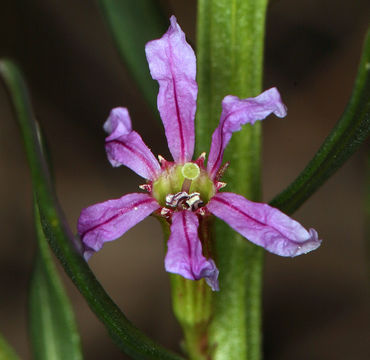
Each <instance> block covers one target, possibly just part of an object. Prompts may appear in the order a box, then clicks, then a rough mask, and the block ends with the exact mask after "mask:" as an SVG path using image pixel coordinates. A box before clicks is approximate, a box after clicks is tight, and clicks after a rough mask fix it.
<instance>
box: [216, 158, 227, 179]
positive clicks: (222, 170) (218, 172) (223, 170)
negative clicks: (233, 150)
mask: <svg viewBox="0 0 370 360" xmlns="http://www.w3.org/2000/svg"><path fill="white" fill-rule="evenodd" d="M229 165H230V162H229V161H228V162H226V163H225V164H223V165H222V166H221V167H220V168H219V169H218V171H217V173H216V176H215V180H216V181H217V180H218V179H221V177H222V175H223V174H224V172H225V171H226V169H227V168H228V167H229Z"/></svg>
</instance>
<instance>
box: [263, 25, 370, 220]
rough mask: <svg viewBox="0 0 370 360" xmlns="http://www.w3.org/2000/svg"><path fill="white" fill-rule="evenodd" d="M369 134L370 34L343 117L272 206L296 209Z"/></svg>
mask: <svg viewBox="0 0 370 360" xmlns="http://www.w3.org/2000/svg"><path fill="white" fill-rule="evenodd" d="M369 132H370V31H369V32H368V34H367V36H366V39H365V44H364V49H363V54H362V58H361V61H360V65H359V69H358V73H357V77H356V81H355V84H354V87H353V90H352V95H351V98H350V100H349V102H348V104H347V107H346V109H345V110H344V112H343V115H342V116H341V118H340V119H339V121H338V122H337V124H336V126H335V127H334V129H333V130H332V132H331V133H330V135H329V136H328V137H327V138H326V139H325V141H324V143H323V144H322V145H321V147H320V149H319V151H318V152H317V153H316V155H315V156H314V158H313V159H312V160H311V161H310V163H309V164H308V165H307V166H306V168H305V169H304V170H303V171H302V173H301V174H300V175H298V177H297V178H296V180H294V181H293V182H292V184H291V185H289V186H288V187H287V188H286V189H285V190H284V191H283V192H281V193H280V194H279V195H277V196H276V197H275V198H274V199H273V200H272V201H271V203H270V204H271V205H272V206H275V207H277V208H279V209H281V210H282V211H284V212H285V213H288V214H292V213H293V212H294V211H295V210H297V209H298V208H299V207H300V206H301V205H302V204H303V203H304V202H305V201H306V200H307V199H308V198H309V197H310V196H311V195H312V194H313V193H314V192H315V191H316V190H317V189H318V188H319V187H320V186H321V185H322V184H323V183H324V182H325V181H326V180H327V179H328V178H329V177H330V176H331V175H333V173H334V172H335V171H336V170H338V169H339V168H340V167H341V166H342V165H343V164H344V163H345V162H346V160H347V159H348V158H349V157H350V156H351V155H353V154H354V153H355V152H356V150H357V149H358V148H359V146H360V145H361V144H362V143H363V142H364V141H365V140H366V139H367V137H368V136H369Z"/></svg>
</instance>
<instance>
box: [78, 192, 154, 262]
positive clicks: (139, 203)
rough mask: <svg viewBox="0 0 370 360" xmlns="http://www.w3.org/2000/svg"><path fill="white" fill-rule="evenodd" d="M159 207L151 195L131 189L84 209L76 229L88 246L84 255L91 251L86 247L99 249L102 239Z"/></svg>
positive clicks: (117, 233)
mask: <svg viewBox="0 0 370 360" xmlns="http://www.w3.org/2000/svg"><path fill="white" fill-rule="evenodd" d="M159 207H160V206H159V204H158V203H157V202H156V201H155V200H154V199H153V198H152V197H151V196H149V195H147V194H140V193H133V194H128V195H125V196H122V197H121V198H120V199H114V200H108V201H105V202H103V203H100V204H95V205H92V206H89V207H88V208H86V209H83V210H82V211H81V215H80V217H79V219H78V224H77V229H78V234H79V235H80V237H81V240H82V242H83V244H84V245H85V247H86V248H87V249H88V250H87V252H86V255H87V257H90V255H91V254H90V253H88V251H90V252H91V250H94V251H98V250H100V249H101V247H102V246H103V244H104V243H105V242H107V241H112V240H115V239H117V238H119V237H120V236H121V235H123V234H124V233H125V232H126V231H127V230H129V229H130V228H132V227H133V226H134V225H136V224H137V223H139V222H140V221H141V220H143V219H145V218H146V217H147V216H149V215H150V214H151V213H152V212H153V211H155V210H157V209H158V208H159Z"/></svg>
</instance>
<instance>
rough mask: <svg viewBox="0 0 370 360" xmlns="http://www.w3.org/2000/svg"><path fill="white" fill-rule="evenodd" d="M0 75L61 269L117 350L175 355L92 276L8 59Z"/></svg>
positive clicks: (0, 63)
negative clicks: (127, 314) (133, 319)
mask: <svg viewBox="0 0 370 360" xmlns="http://www.w3.org/2000/svg"><path fill="white" fill-rule="evenodd" d="M0 75H2V77H3V79H4V81H5V85H6V88H7V90H8V92H9V95H10V98H11V101H12V104H13V107H14V111H15V115H16V119H17V120H18V122H19V125H20V128H21V132H22V137H23V141H24V145H25V149H26V153H27V157H28V161H29V165H30V168H31V174H32V183H33V189H34V192H35V195H36V200H37V206H38V209H39V213H40V219H41V225H42V229H43V232H44V234H45V237H46V238H47V240H48V242H49V244H50V246H51V248H52V249H53V251H54V253H55V255H56V256H57V258H58V259H59V260H60V262H61V264H62V266H63V267H64V270H65V271H66V273H67V274H68V276H69V277H70V278H71V279H72V281H73V282H74V283H75V285H76V287H77V288H78V290H79V291H80V292H81V294H82V295H83V296H84V297H85V299H86V301H87V303H88V304H89V306H90V308H91V309H92V311H93V312H94V313H95V314H96V315H97V317H98V318H99V319H100V320H101V321H102V322H103V324H104V325H105V326H106V328H107V330H108V332H109V334H110V336H111V337H112V338H113V340H114V341H115V342H116V344H117V345H118V346H119V348H120V349H121V350H122V351H123V352H125V353H126V354H128V355H130V356H131V357H132V358H133V359H165V360H166V359H168V360H171V359H173V360H175V359H181V357H179V356H177V355H175V354H173V353H171V352H169V351H167V350H166V349H164V348H163V347H161V346H159V345H157V344H156V343H155V342H154V341H152V340H151V339H149V338H148V337H147V336H146V335H145V334H143V333H142V332H141V331H140V330H138V329H137V328H136V327H135V326H134V325H133V324H131V322H130V321H129V320H128V319H127V318H126V317H125V315H124V314H123V313H122V312H121V310H120V309H119V308H118V306H117V305H116V304H115V303H114V302H113V301H112V300H111V299H110V297H109V296H108V294H107V293H106V292H105V290H104V289H103V287H102V286H101V285H100V283H99V282H98V281H97V280H96V278H95V276H94V274H93V273H92V272H91V270H90V268H89V266H88V265H87V263H86V261H85V260H84V259H83V257H82V256H81V254H80V253H81V252H80V251H79V247H80V242H79V240H78V239H77V238H76V237H75V236H74V235H73V233H72V231H71V230H70V228H69V227H68V225H67V223H66V221H65V218H64V215H63V213H62V210H61V209H60V206H59V204H58V201H57V199H56V196H55V192H54V188H53V185H52V182H51V178H50V171H49V169H48V165H47V163H46V160H45V156H44V154H43V152H42V148H43V146H42V143H41V134H40V132H39V131H38V126H37V123H36V120H35V117H34V114H33V110H32V106H31V102H30V99H29V95H28V91H27V88H26V85H25V82H24V80H23V77H22V74H21V72H20V70H19V69H18V68H17V66H16V65H15V64H14V63H12V62H11V61H9V60H3V61H0Z"/></svg>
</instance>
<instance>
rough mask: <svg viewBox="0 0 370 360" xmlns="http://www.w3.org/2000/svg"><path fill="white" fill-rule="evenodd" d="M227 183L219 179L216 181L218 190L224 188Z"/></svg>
mask: <svg viewBox="0 0 370 360" xmlns="http://www.w3.org/2000/svg"><path fill="white" fill-rule="evenodd" d="M226 185H227V184H226V183H225V182H222V181H217V182H216V190H217V191H218V190H220V189H222V188H224V187H225V186H226Z"/></svg>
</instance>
